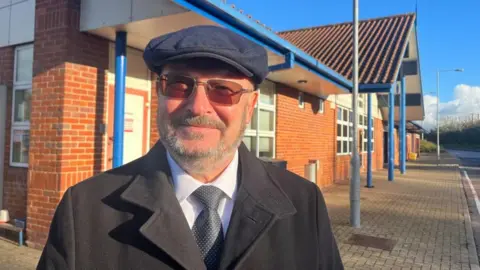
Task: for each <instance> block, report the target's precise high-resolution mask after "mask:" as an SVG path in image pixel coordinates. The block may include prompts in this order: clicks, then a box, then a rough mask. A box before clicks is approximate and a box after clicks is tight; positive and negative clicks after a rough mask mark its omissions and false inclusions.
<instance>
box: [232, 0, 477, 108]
mask: <svg viewBox="0 0 480 270" xmlns="http://www.w3.org/2000/svg"><path fill="white" fill-rule="evenodd" d="M227 2H228V3H233V4H235V5H236V6H237V7H238V8H239V9H242V10H244V12H245V13H246V14H250V15H252V16H253V18H255V19H258V20H260V21H261V22H262V23H264V24H266V25H267V26H269V27H271V28H272V29H273V30H274V31H282V30H288V29H295V28H303V27H309V26H317V25H325V24H332V23H340V22H345V21H351V20H352V18H353V13H352V12H353V11H352V6H353V1H352V0H332V1H326V0H296V1H294V0H228V1H227ZM359 2H360V19H367V18H375V17H383V16H389V15H395V14H402V13H407V12H414V11H415V3H416V0H397V1H392V0H359ZM294 3H295V4H294ZM274 9H275V11H274ZM479 12H480V0H454V1H451V0H418V35H419V41H418V42H419V46H420V61H421V62H420V64H421V72H422V78H423V90H424V93H425V94H427V93H428V92H434V91H436V70H437V69H438V68H441V69H450V68H464V69H465V72H463V73H457V72H455V73H442V74H441V81H440V86H441V88H440V100H441V103H442V105H445V104H447V103H448V102H451V103H452V102H454V101H455V99H461V98H464V99H465V98H466V97H459V95H461V94H458V93H457V94H455V88H456V87H457V86H459V85H462V84H463V85H466V86H468V87H470V89H469V90H471V87H474V90H472V91H466V92H465V91H457V92H461V93H464V94H465V93H468V94H472V93H477V92H478V99H477V101H478V102H479V103H480V21H479V19H478V18H479ZM475 86H478V87H479V88H478V89H477V88H476V87H475ZM457 88H458V87H457ZM428 102H433V101H432V100H429V101H428ZM428 102H426V103H428ZM434 102H436V100H435V101H434ZM443 103H445V104H443ZM460 103H461V102H460ZM426 105H428V104H426ZM447 105H448V104H447ZM473 105H474V106H473V107H476V106H475V105H478V106H480V104H473ZM443 107H444V106H442V108H443ZM447 107H448V106H447ZM450 107H451V106H450ZM452 110H453V111H455V110H457V111H458V109H455V108H454V109H452V108H450V109H444V111H443V114H442V115H447V114H451V113H454V112H453V111H452ZM478 112H480V110H478ZM427 113H428V112H427ZM441 113H442V109H441Z"/></svg>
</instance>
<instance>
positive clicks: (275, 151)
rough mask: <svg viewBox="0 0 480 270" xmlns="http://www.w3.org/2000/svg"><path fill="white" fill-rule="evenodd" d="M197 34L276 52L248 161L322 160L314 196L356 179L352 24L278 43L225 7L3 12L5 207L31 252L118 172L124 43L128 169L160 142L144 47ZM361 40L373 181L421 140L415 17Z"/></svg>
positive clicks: (363, 119)
mask: <svg viewBox="0 0 480 270" xmlns="http://www.w3.org/2000/svg"><path fill="white" fill-rule="evenodd" d="M113 6H114V7H115V9H114V10H112V9H111V7H113ZM198 24H217V25H222V26H224V27H228V28H230V29H232V31H236V32H237V33H239V34H242V35H245V36H247V37H249V38H252V39H253V40H255V41H256V42H258V43H260V44H262V45H263V46H265V47H266V48H267V50H268V52H269V64H270V65H271V71H272V72H271V74H270V75H269V77H268V80H267V81H266V82H265V83H264V84H263V85H261V86H260V99H259V100H260V103H259V106H258V108H257V110H256V114H255V115H254V121H252V123H251V125H250V126H249V127H248V129H247V131H246V133H245V138H244V142H245V144H246V145H247V146H248V147H249V148H250V149H251V151H253V152H255V153H257V155H258V156H259V157H265V158H273V159H280V160H285V161H287V168H288V169H289V170H291V171H293V172H295V173H297V174H299V175H302V176H304V172H305V166H306V165H307V164H309V163H310V162H316V163H317V164H318V166H317V170H316V179H317V184H318V185H319V186H320V187H326V186H329V185H331V184H333V183H335V182H337V181H342V180H347V179H348V178H349V175H350V169H349V168H350V154H351V147H352V146H351V143H352V137H351V132H352V130H351V126H352V119H351V117H350V114H351V106H352V101H351V95H350V93H351V90H352V83H351V76H352V70H351V59H350V58H349V56H350V53H351V42H350V39H349V33H350V32H351V24H348V23H346V24H339V25H331V26H322V27H317V28H310V29H299V30H292V31H287V32H283V33H274V32H272V31H271V30H270V29H268V28H267V27H265V26H263V25H261V24H260V23H258V22H256V21H253V20H251V19H249V18H248V17H247V16H245V15H243V14H242V13H241V12H239V11H237V10H236V9H235V8H233V7H231V6H227V5H226V4H224V3H222V2H221V1H210V2H207V1H200V0H199V1H182V0H175V1H166V0H165V1H156V2H152V1H140V0H130V1H122V2H116V1H114V0H81V1H80V0H56V1H50V0H48V1H47V0H11V1H0V206H1V208H2V209H8V210H9V212H10V215H11V217H12V218H26V220H27V237H28V239H27V244H29V245H31V246H34V247H41V246H42V245H43V244H44V241H45V239H46V237H47V233H48V226H49V224H50V220H51V218H52V215H53V212H54V210H55V207H56V205H57V203H58V201H59V199H60V198H61V196H62V195H63V192H64V191H65V190H66V189H67V188H68V187H70V186H71V185H73V184H75V183H77V182H79V181H82V180H83V179H85V178H88V177H90V176H92V175H94V174H96V173H99V172H101V171H104V170H107V169H109V168H111V167H112V159H113V139H114V119H115V117H116V116H117V115H116V114H115V110H114V109H115V91H117V90H118V85H117V84H116V79H118V78H119V77H117V76H118V71H116V61H117V59H118V56H119V53H118V49H116V45H117V46H119V45H120V46H121V45H122V44H119V41H118V38H117V37H118V35H119V34H118V33H126V35H127V39H126V43H124V44H123V46H125V47H126V48H127V49H126V59H127V62H126V63H127V69H126V70H127V72H126V76H125V78H126V79H125V100H126V101H125V111H124V115H122V120H123V121H122V122H123V123H124V129H123V136H124V148H123V162H125V163H126V162H129V161H131V160H133V159H135V158H137V157H139V156H141V155H143V154H144V153H145V152H146V151H148V149H149V148H150V147H151V146H152V145H153V144H154V143H155V142H156V140H157V139H158V134H157V130H156V124H155V123H156V119H155V115H156V102H157V101H156V83H155V81H156V77H155V75H154V74H151V73H150V72H149V70H148V69H147V68H146V66H145V64H144V63H143V59H142V49H143V48H144V47H145V45H146V43H147V42H148V40H149V39H150V38H152V37H154V36H157V35H160V34H164V33H167V32H170V31H174V30H178V29H181V28H183V27H188V26H192V25H198ZM360 40H361V43H360V45H361V48H360V65H361V69H360V83H361V85H360V91H361V93H362V94H361V95H360V99H359V108H360V112H359V115H360V116H359V128H360V130H359V135H360V141H359V147H360V152H361V155H362V158H361V161H362V162H361V168H362V169H361V171H362V172H366V170H367V167H366V165H367V135H366V134H367V132H366V131H367V126H368V125H367V123H368V110H367V108H368V106H369V103H368V94H366V93H371V94H370V97H371V104H370V105H371V108H372V115H371V119H372V123H373V125H372V134H373V136H372V140H373V142H372V148H373V149H372V169H373V170H378V169H382V168H383V167H384V165H385V164H388V163H389V158H388V156H389V154H388V153H389V152H388V151H387V147H386V146H387V141H388V140H390V139H389V138H393V141H394V143H393V144H392V146H394V148H395V151H394V153H392V154H393V155H392V158H393V159H392V160H393V161H394V165H397V166H400V167H401V165H402V162H403V159H402V156H401V154H400V152H401V151H399V149H401V145H402V144H401V142H402V133H401V132H399V130H400V131H401V129H402V123H408V124H407V125H406V128H405V130H406V133H408V135H406V136H405V138H407V139H406V140H404V144H405V147H406V148H407V149H408V150H407V153H408V152H418V150H419V149H418V145H419V135H418V133H419V132H421V128H420V127H419V126H418V125H415V124H413V122H411V121H414V120H422V119H423V116H424V115H423V101H422V90H421V78H420V72H419V55H418V48H417V41H416V28H415V15H414V14H406V15H399V16H392V17H386V18H378V19H372V20H367V21H362V22H361V26H360ZM320 63H321V64H320ZM401 93H404V94H405V95H404V97H403V100H404V102H405V106H403V108H405V111H404V115H405V117H404V118H402V117H401V116H402V110H401V109H402V94H401ZM389 96H390V97H395V98H394V101H392V102H394V103H393V104H394V105H393V106H391V103H389V100H391V99H389ZM390 109H392V111H393V112H394V113H393V115H392V116H393V118H394V119H392V120H394V121H395V126H394V127H395V129H394V132H393V133H392V134H391V136H390V135H389V134H390V133H389V132H388V126H389V124H390V123H392V125H393V121H388V120H389V112H390ZM404 156H406V153H404ZM2 165H3V166H2Z"/></svg>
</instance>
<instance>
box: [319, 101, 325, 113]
mask: <svg viewBox="0 0 480 270" xmlns="http://www.w3.org/2000/svg"><path fill="white" fill-rule="evenodd" d="M324 107H325V100H323V99H321V98H319V99H318V112H319V113H323V110H324Z"/></svg>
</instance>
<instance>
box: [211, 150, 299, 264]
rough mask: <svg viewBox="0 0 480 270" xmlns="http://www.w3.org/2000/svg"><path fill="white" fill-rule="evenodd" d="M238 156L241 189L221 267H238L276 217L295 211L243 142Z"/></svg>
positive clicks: (229, 228) (280, 217)
mask: <svg viewBox="0 0 480 270" xmlns="http://www.w3.org/2000/svg"><path fill="white" fill-rule="evenodd" d="M239 157H240V159H239V160H240V164H239V171H238V180H239V185H238V187H239V188H238V192H237V198H236V200H235V205H234V208H233V212H232V217H231V220H230V225H229V227H228V231H227V237H226V242H225V247H224V252H223V256H222V261H221V266H220V269H239V268H240V267H241V264H242V262H243V261H245V259H246V258H248V256H249V254H250V253H251V252H252V251H253V248H254V247H255V244H256V243H257V242H258V241H259V240H260V239H261V238H262V236H264V235H265V234H266V233H267V232H268V231H269V229H270V228H271V227H272V226H273V225H274V224H275V222H276V221H277V220H279V219H282V218H284V217H287V216H290V215H293V214H294V213H296V209H295V207H294V206H293V204H292V202H291V201H290V199H289V198H288V197H287V196H286V194H285V193H284V192H283V191H282V190H281V189H280V188H279V186H278V185H277V184H276V183H275V181H274V180H273V178H272V177H270V175H269V174H268V172H267V170H266V168H265V167H264V165H263V164H262V163H261V162H260V161H259V160H258V159H257V158H256V157H255V156H254V155H253V154H251V153H250V152H249V151H248V149H247V148H246V146H245V145H244V144H242V145H241V146H240V148H239Z"/></svg>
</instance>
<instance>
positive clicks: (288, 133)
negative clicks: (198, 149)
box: [276, 85, 383, 187]
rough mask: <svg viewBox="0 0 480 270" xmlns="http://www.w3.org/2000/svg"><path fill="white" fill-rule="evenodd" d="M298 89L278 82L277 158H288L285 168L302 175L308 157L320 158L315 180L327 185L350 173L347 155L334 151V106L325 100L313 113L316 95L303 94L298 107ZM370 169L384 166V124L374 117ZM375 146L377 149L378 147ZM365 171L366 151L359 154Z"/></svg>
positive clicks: (335, 126) (320, 184)
mask: <svg viewBox="0 0 480 270" xmlns="http://www.w3.org/2000/svg"><path fill="white" fill-rule="evenodd" d="M297 98H298V91H297V90H294V89H291V88H288V87H285V86H281V85H277V119H276V158H278V159H284V160H286V161H287V167H288V170H290V171H292V172H294V173H296V174H298V175H300V176H302V177H304V170H305V169H304V168H305V165H306V164H308V162H309V160H312V159H314V160H316V159H319V160H320V165H321V166H320V170H319V172H318V175H317V184H318V185H319V186H320V187H327V186H329V185H331V184H333V183H334V182H336V181H342V180H346V179H348V178H349V177H350V155H340V156H337V154H336V151H337V150H336V145H337V143H336V134H337V133H336V132H337V130H336V128H337V123H336V119H337V110H336V109H332V108H331V103H330V102H329V101H325V104H324V112H323V113H316V108H315V107H313V106H318V105H317V104H318V99H317V98H316V97H313V96H310V95H305V98H304V100H305V107H304V108H303V109H302V108H299V107H298V100H297ZM374 125H375V133H374V136H375V150H376V151H375V152H374V153H373V155H372V159H373V164H372V168H373V170H377V169H380V168H382V167H383V160H382V159H383V153H382V149H383V125H382V121H381V120H378V119H376V120H375V121H374ZM377 149H378V150H377ZM362 158H363V161H364V162H363V166H362V171H366V166H367V165H366V164H367V155H366V153H365V154H363V155H362Z"/></svg>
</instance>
